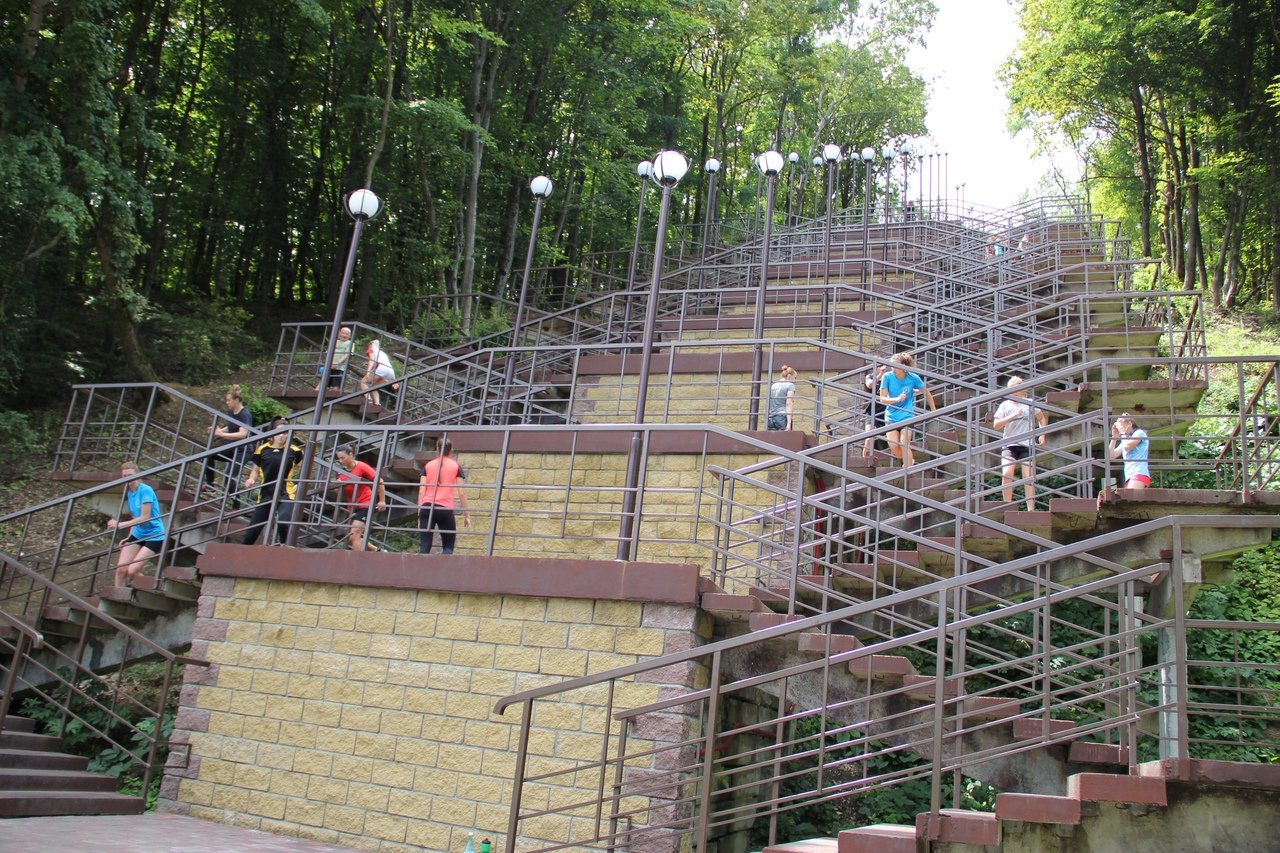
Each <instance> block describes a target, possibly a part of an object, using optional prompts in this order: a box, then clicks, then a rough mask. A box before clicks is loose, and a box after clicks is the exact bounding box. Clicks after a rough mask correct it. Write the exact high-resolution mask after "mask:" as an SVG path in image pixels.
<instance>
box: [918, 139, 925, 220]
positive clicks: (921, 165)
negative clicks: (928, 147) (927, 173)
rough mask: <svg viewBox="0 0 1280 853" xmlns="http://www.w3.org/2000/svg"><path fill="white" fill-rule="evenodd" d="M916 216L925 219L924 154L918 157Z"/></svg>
mask: <svg viewBox="0 0 1280 853" xmlns="http://www.w3.org/2000/svg"><path fill="white" fill-rule="evenodd" d="M916 216H917V217H920V218H923V217H924V153H923V152H922V153H920V154H917V155H916Z"/></svg>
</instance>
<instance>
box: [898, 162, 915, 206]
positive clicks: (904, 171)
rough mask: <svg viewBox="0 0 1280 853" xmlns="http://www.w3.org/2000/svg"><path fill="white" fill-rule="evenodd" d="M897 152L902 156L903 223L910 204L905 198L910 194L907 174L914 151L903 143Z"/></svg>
mask: <svg viewBox="0 0 1280 853" xmlns="http://www.w3.org/2000/svg"><path fill="white" fill-rule="evenodd" d="M898 151H899V152H900V153H901V154H902V221H903V222H904V223H905V222H906V221H907V206H908V205H909V204H910V202H909V201H908V200H907V198H908V195H909V194H910V192H911V189H910V187H909V186H908V181H909V178H908V176H907V172H908V171H909V170H910V168H911V155H912V154H913V153H914V152H915V149H914V148H912V147H911V143H910V142H904V143H902V147H901V148H899V149H898Z"/></svg>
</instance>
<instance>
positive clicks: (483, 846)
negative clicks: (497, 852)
mask: <svg viewBox="0 0 1280 853" xmlns="http://www.w3.org/2000/svg"><path fill="white" fill-rule="evenodd" d="M480 853H493V845H492V844H490V843H489V839H487V838H486V839H485V840H483V841H481V842H480Z"/></svg>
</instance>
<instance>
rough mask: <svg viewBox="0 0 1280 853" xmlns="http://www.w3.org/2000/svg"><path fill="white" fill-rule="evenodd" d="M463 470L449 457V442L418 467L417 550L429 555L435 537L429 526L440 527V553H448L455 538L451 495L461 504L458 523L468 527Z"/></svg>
mask: <svg viewBox="0 0 1280 853" xmlns="http://www.w3.org/2000/svg"><path fill="white" fill-rule="evenodd" d="M466 479H467V473H466V472H465V471H463V470H462V466H461V465H459V464H458V463H457V461H456V460H455V459H454V458H453V442H451V441H445V442H443V443H441V445H440V455H439V456H437V457H436V458H435V459H432V460H431V461H430V462H428V463H427V464H426V465H424V466H423V468H422V476H421V477H419V478H418V530H419V533H418V552H419V553H421V554H430V553H431V545H432V542H433V541H434V540H435V534H434V533H432V532H431V531H432V529H433V528H436V527H438V528H440V553H441V554H452V553H453V544H454V542H455V540H456V539H457V535H456V531H457V529H458V523H457V519H456V518H455V517H454V514H453V510H454V505H455V498H456V503H457V506H460V507H462V524H463V525H464V526H465V527H470V526H471V513H469V512H468V511H467V495H466V493H465V492H464V491H463V490H462V485H463V483H464V482H465V481H466Z"/></svg>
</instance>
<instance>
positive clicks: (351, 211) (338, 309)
mask: <svg viewBox="0 0 1280 853" xmlns="http://www.w3.org/2000/svg"><path fill="white" fill-rule="evenodd" d="M343 206H344V207H346V209H347V214H348V215H350V217H351V218H352V219H354V220H355V224H354V225H353V226H352V228H351V247H350V248H349V249H348V250H347V265H346V268H345V269H344V270H343V272H342V285H341V286H340V287H339V288H338V303H337V305H335V306H334V310H333V325H332V326H330V327H329V345H328V346H327V347H326V348H325V357H324V362H323V364H324V368H325V371H326V376H327V375H328V374H327V371H328V369H329V367H330V365H332V364H333V354H334V352H335V351H336V349H337V346H338V331H339V330H340V329H341V328H342V315H343V314H345V313H346V310H347V294H348V293H349V292H350V290H351V274H352V273H353V272H355V268H356V247H357V246H359V245H360V235H361V233H363V232H364V224H365V223H366V222H369V221H371V220H372V219H374V218H375V217H377V215H378V214H379V213H380V212H382V200H381V199H380V198H378V197H377V196H376V195H374V193H373V190H368V189H359V190H353V191H352V192H351V193H349V194H348V195H347V197H346V199H345V200H344V202H343ZM328 387H329V383H328V382H327V381H321V383H320V387H319V388H317V389H316V403H315V410H314V412H313V415H312V422H313V423H315V424H316V425H317V426H318V425H319V424H320V410H321V409H322V408H323V407H324V395H325V391H326V390H327V389H328ZM303 482H306V480H305V478H304V480H303Z"/></svg>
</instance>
